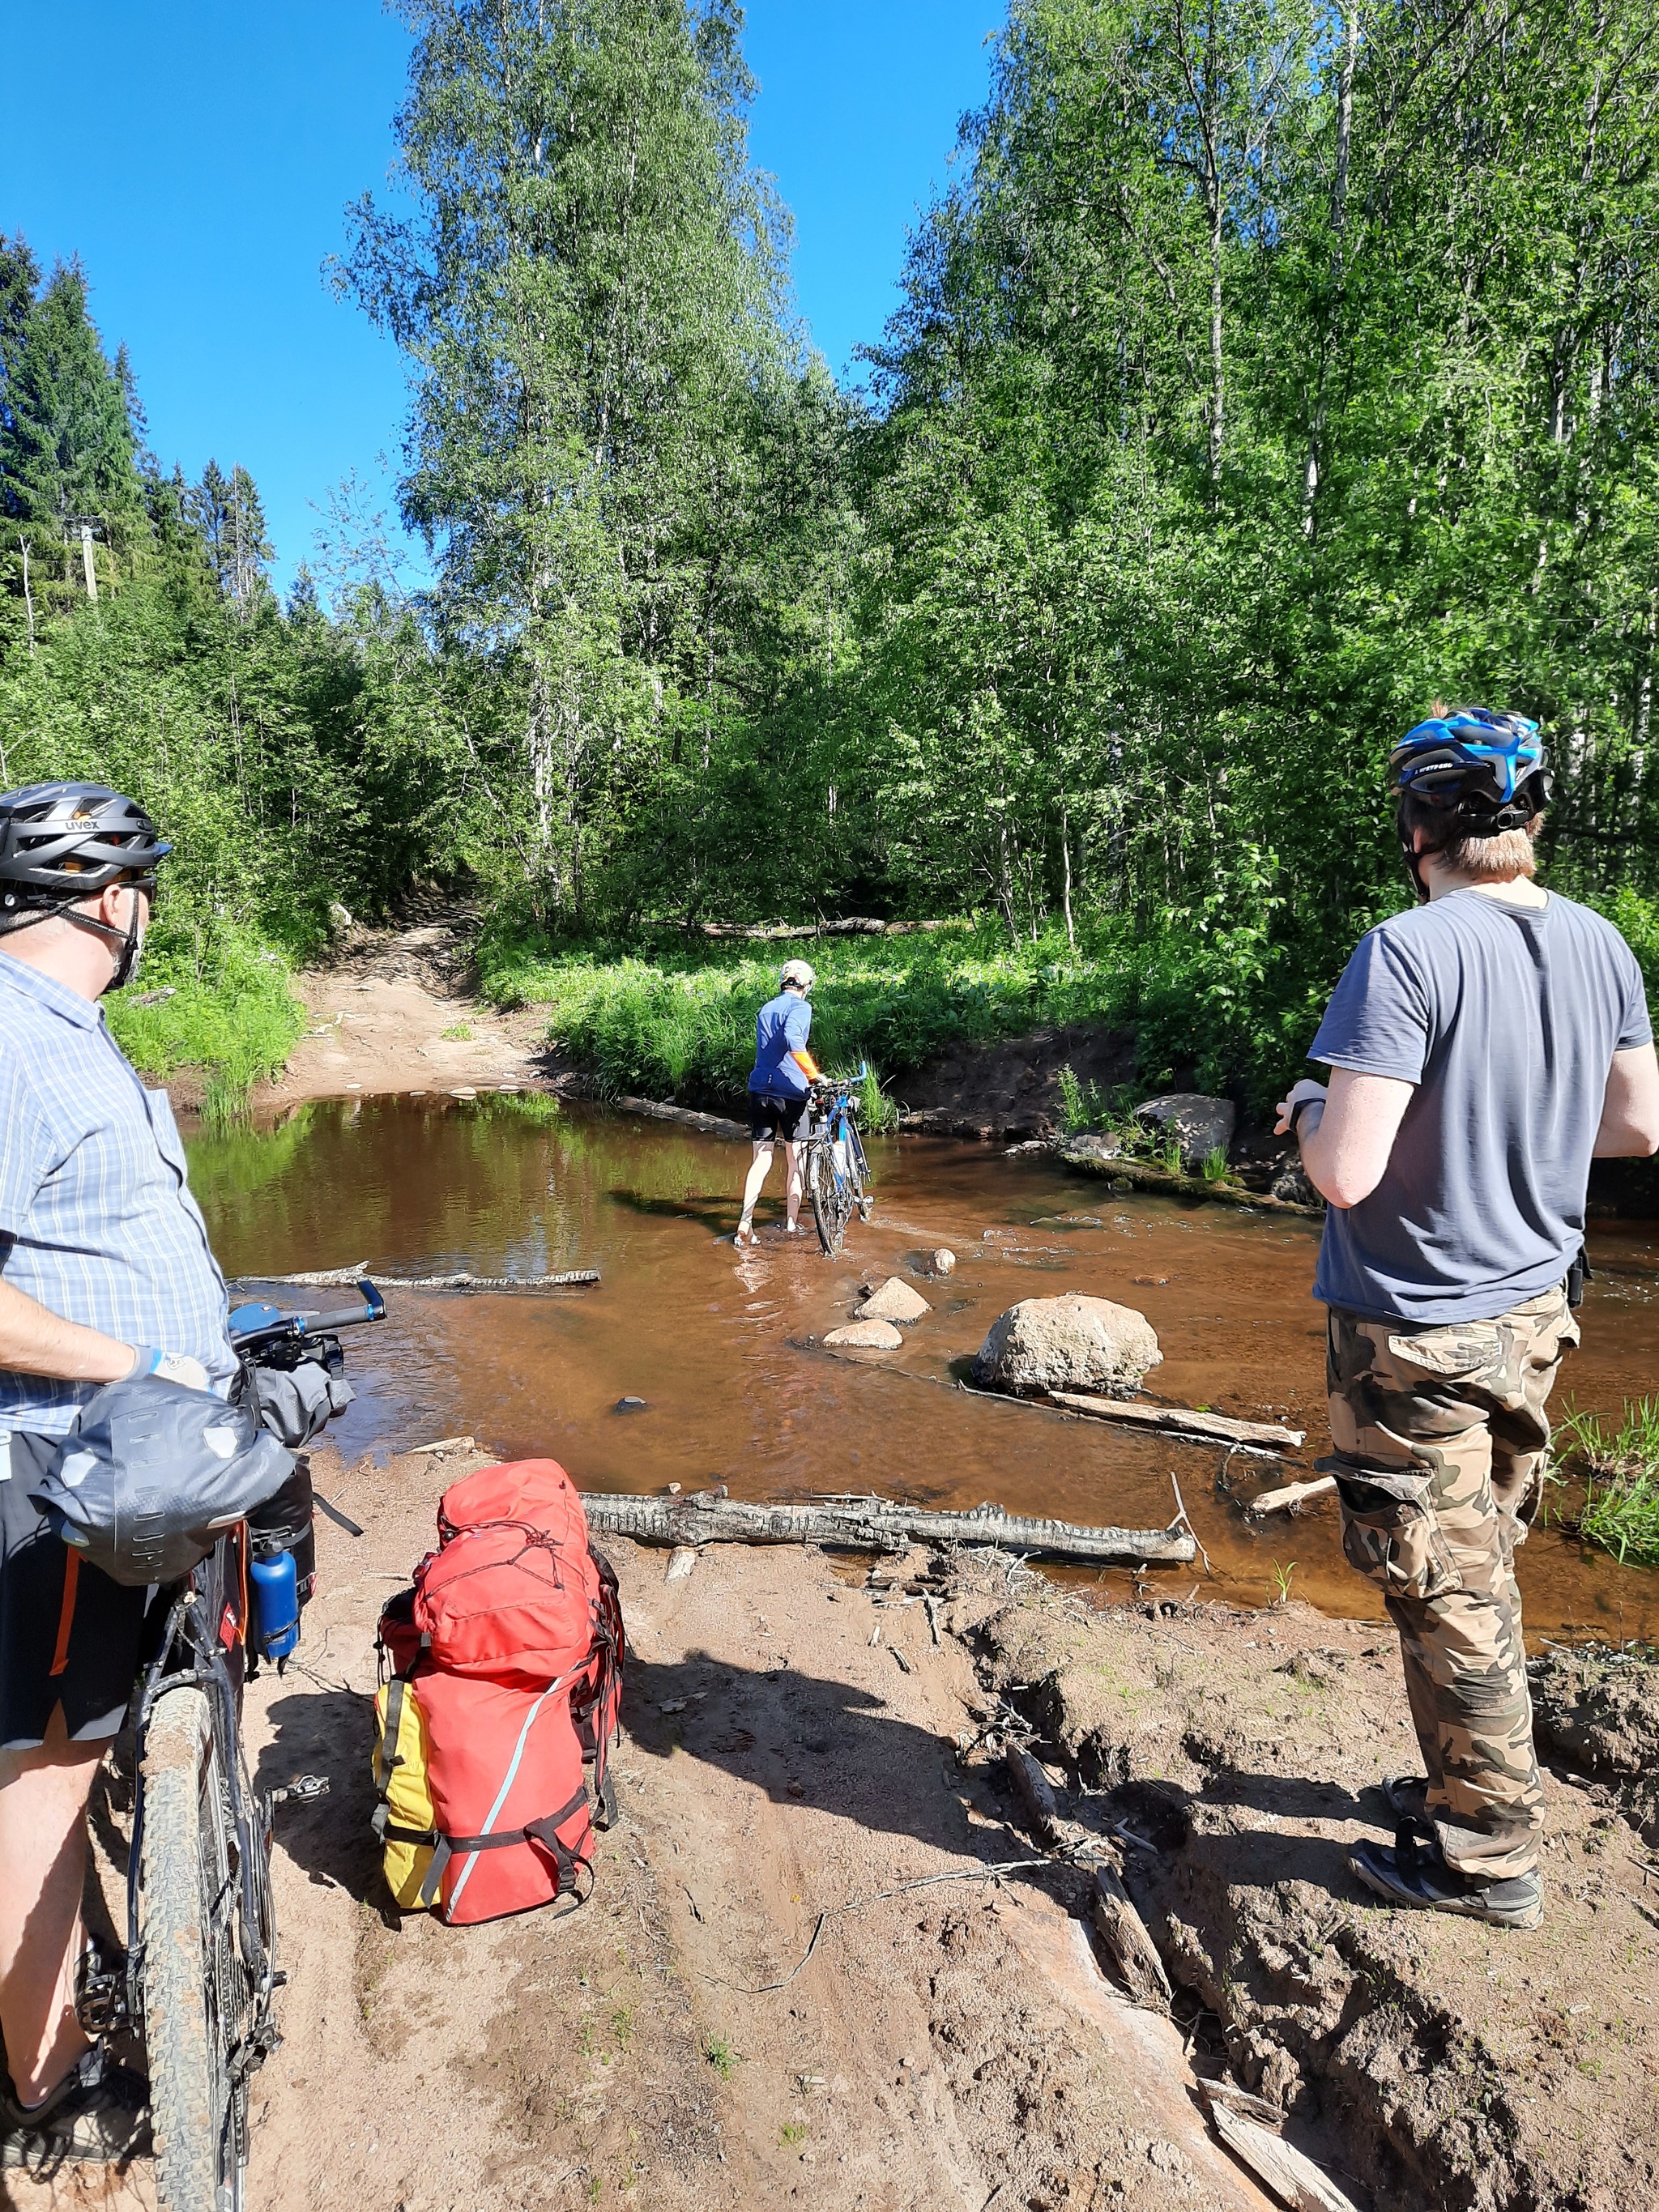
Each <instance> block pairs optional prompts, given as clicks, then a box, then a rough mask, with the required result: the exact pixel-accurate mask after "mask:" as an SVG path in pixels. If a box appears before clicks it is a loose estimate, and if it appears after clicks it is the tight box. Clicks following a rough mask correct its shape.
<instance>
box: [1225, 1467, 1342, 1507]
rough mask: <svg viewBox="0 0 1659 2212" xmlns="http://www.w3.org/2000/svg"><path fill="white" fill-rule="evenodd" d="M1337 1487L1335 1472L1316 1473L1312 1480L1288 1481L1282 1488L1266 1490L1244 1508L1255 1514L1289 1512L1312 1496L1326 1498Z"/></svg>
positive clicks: (1305, 1502)
mask: <svg viewBox="0 0 1659 2212" xmlns="http://www.w3.org/2000/svg"><path fill="white" fill-rule="evenodd" d="M1335 1488H1336V1477H1335V1476H1334V1474H1319V1475H1316V1476H1315V1477H1314V1479H1313V1480H1312V1481H1311V1482H1287V1483H1286V1484H1285V1486H1284V1488H1283V1489H1282V1490H1264V1491H1263V1492H1261V1496H1260V1497H1259V1498H1252V1499H1251V1500H1250V1502H1249V1504H1248V1505H1247V1506H1246V1507H1245V1508H1244V1510H1245V1512H1246V1513H1247V1514H1249V1515H1251V1516H1255V1514H1258V1513H1288V1512H1289V1511H1290V1510H1291V1508H1292V1507H1293V1506H1297V1505H1305V1504H1307V1502H1308V1500H1309V1499H1310V1498H1326V1497H1328V1496H1329V1494H1330V1492H1332V1491H1333V1490H1334V1489H1335Z"/></svg>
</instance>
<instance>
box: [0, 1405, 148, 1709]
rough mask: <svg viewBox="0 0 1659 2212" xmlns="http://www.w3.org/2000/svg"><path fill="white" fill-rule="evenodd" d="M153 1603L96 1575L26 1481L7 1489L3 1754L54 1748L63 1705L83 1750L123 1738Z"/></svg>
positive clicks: (0, 1586) (8, 1483)
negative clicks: (31, 1497) (51, 1735)
mask: <svg viewBox="0 0 1659 2212" xmlns="http://www.w3.org/2000/svg"><path fill="white" fill-rule="evenodd" d="M0 1441H3V1440H0ZM4 1464H5V1462H4V1461H3V1460H0V1468H3V1467H4ZM150 1596H151V1593H150V1592H149V1590H144V1589H126V1588H125V1586H124V1585H123V1584H122V1583H112V1581H111V1580H110V1578H109V1577H108V1576H107V1575H106V1574H105V1573H104V1572H103V1571H101V1570H100V1568H97V1567H94V1566H89V1565H88V1564H87V1563H86V1561H85V1560H83V1559H82V1558H81V1557H80V1555H79V1553H75V1552H71V1551H70V1547H69V1546H68V1545H67V1544H65V1543H64V1540H63V1538H62V1537H61V1536H59V1535H57V1534H54V1532H53V1530H52V1528H51V1526H50V1525H49V1524H48V1522H46V1519H45V1518H44V1517H43V1516H42V1515H41V1514H40V1512H39V1511H37V1510H36V1509H35V1507H34V1506H33V1505H31V1504H30V1503H29V1501H28V1498H27V1496H26V1495H25V1494H24V1492H23V1487H22V1485H21V1483H20V1482H14V1481H12V1480H9V1479H8V1480H4V1481H0V1751H23V1750H27V1749H30V1748H32V1747H33V1746H34V1745H36V1744H39V1743H43V1742H45V1741H46V1727H47V1723H49V1722H50V1721H51V1719H52V1710H53V1708H54V1707H55V1706H58V1705H62V1707H63V1708H64V1729H65V1730H66V1732H67V1733H68V1735H70V1737H71V1738H73V1739H75V1740H76V1741H82V1742H88V1743H92V1742H98V1741H101V1740H102V1739H104V1738H106V1737H108V1736H113V1735H118V1734H119V1732H120V1728H121V1723H122V1721H123V1720H124V1719H125V1716H126V1710H127V1703H128V1700H129V1699H131V1695H132V1691H133V1685H134V1683H135V1682H136V1681H137V1676H138V1668H139V1662H140V1660H141V1657H142V1656H143V1651H144V1629H145V1616H146V1614H147V1613H149V1605H150Z"/></svg>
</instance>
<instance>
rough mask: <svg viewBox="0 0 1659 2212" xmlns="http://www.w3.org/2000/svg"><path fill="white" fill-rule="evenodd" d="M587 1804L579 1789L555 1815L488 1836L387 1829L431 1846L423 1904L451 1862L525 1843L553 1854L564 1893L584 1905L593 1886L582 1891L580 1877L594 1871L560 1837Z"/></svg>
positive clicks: (429, 1900) (401, 1837) (429, 1899)
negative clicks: (448, 1834)
mask: <svg viewBox="0 0 1659 2212" xmlns="http://www.w3.org/2000/svg"><path fill="white" fill-rule="evenodd" d="M586 1803H587V1792H586V1790H585V1789H583V1790H577V1792H576V1794H575V1796H574V1797H573V1798H572V1799H571V1800H570V1802H569V1803H568V1805H564V1806H562V1807H561V1808H560V1809H559V1810H558V1811H557V1812H556V1813H548V1814H544V1815H543V1817H542V1818H541V1819H540V1820H527V1821H526V1823H525V1825H524V1826H523V1827H521V1828H498V1829H497V1830H496V1831H495V1833H494V1834H493V1835H488V1836H446V1835H443V1834H441V1833H439V1832H436V1831H434V1832H431V1833H430V1834H427V1833H419V1834H417V1833H416V1832H414V1831H412V1830H404V1831H402V1832H400V1831H398V1829H396V1828H391V1827H388V1829H387V1830H386V1833H387V1834H388V1835H389V1836H393V1837H397V1838H398V1840H400V1841H402V1842H404V1843H429V1844H432V1846H433V1851H432V1863H431V1865H430V1866H429V1867H428V1869H427V1870H426V1880H425V1881H423V1882H422V1884H421V1903H422V1905H431V1904H432V1902H433V1901H434V1899H435V1898H436V1896H437V1894H438V1885H439V1883H440V1882H441V1881H442V1880H443V1872H444V1869H445V1868H446V1867H447V1865H448V1863H449V1862H450V1860H451V1859H453V1858H457V1857H463V1858H464V1857H468V1856H470V1855H471V1853H472V1852H473V1851H501V1850H513V1848H515V1847H516V1846H517V1845H518V1844H526V1843H538V1844H540V1845H541V1846H542V1848H543V1850H545V1851H547V1852H549V1853H550V1855H551V1857H552V1859H553V1862H554V1864H555V1865H556V1867H557V1868H558V1869H559V1887H560V1888H561V1890H564V1889H567V1888H568V1890H569V1891H570V1893H571V1894H572V1895H573V1896H574V1897H576V1898H577V1900H578V1902H579V1903H580V1902H585V1901H586V1899H587V1897H588V1896H589V1895H591V1893H592V1884H591V1882H590V1884H589V1887H588V1888H587V1889H586V1890H584V1889H581V1888H580V1881H579V1877H580V1875H583V1874H591V1872H592V1869H591V1868H590V1867H589V1865H588V1863H587V1860H586V1857H584V1856H583V1855H582V1853H581V1852H580V1851H573V1850H570V1848H569V1846H568V1844H565V1843H564V1841H563V1840H562V1838H561V1837H560V1835H559V1830H560V1829H561V1828H562V1826H564V1824H565V1822H566V1821H567V1820H571V1819H573V1818H574V1815H575V1814H577V1813H578V1812H580V1811H581V1810H582V1809H583V1808H585V1807H586Z"/></svg>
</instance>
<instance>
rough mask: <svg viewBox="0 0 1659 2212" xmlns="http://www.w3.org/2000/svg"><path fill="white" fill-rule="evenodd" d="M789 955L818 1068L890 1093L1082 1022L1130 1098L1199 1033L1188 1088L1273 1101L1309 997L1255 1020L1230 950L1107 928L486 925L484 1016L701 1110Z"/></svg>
mask: <svg viewBox="0 0 1659 2212" xmlns="http://www.w3.org/2000/svg"><path fill="white" fill-rule="evenodd" d="M796 955H801V956H804V957H806V958H809V959H810V960H811V963H812V964H813V966H814V967H815V968H816V969H817V975H818V981H817V989H816V991H815V992H814V994H813V1000H812V1005H813V1019H812V1049H813V1052H814V1054H815V1055H816V1056H817V1060H818V1061H819V1063H820V1065H821V1066H825V1067H829V1068H832V1069H835V1070H838V1071H842V1072H850V1071H851V1070H852V1069H853V1068H854V1067H855V1066H857V1065H858V1063H859V1061H860V1060H867V1061H868V1062H869V1064H870V1065H871V1066H872V1067H873V1068H874V1069H876V1070H877V1071H878V1073H879V1074H880V1075H881V1076H882V1077H883V1078H884V1080H885V1083H886V1085H887V1086H888V1087H889V1088H890V1085H891V1083H892V1080H893V1079H894V1078H895V1077H896V1076H898V1075H900V1074H902V1073H903V1072H904V1071H906V1070H908V1069H911V1068H915V1067H917V1066H921V1064H922V1063H924V1062H925V1061H927V1060H929V1059H931V1058H932V1057H933V1056H934V1055H935V1054H938V1053H939V1052H941V1051H943V1050H944V1049H945V1048H948V1047H951V1046H954V1045H959V1044H964V1043H990V1042H995V1041H996V1040H997V1039H999V1038H1002V1037H1009V1036H1021V1035H1023V1034H1024V1033H1026V1032H1028V1031H1030V1030H1034V1029H1037V1028H1042V1027H1047V1026H1050V1025H1054V1026H1057V1025H1060V1024H1066V1023H1071V1022H1091V1023H1097V1024H1102V1025H1103V1026H1106V1027H1111V1028H1119V1029H1124V1030H1133V1031H1134V1032H1135V1033H1136V1036H1137V1038H1138V1041H1139V1076H1140V1079H1141V1082H1142V1083H1143V1085H1154V1086H1156V1085H1160V1084H1164V1083H1166V1082H1168V1081H1169V1080H1170V1079H1171V1078H1172V1075H1173V1065H1172V1063H1175V1062H1176V1061H1182V1062H1190V1061H1191V1060H1192V1057H1193V1054H1194V1044H1193V1040H1194V1038H1199V1039H1202V1040H1204V1042H1202V1043H1201V1044H1200V1046H1199V1047H1198V1048H1197V1058H1196V1066H1195V1067H1194V1070H1193V1072H1194V1076H1195V1079H1197V1080H1198V1082H1199V1083H1200V1085H1203V1086H1205V1087H1215V1088H1219V1087H1224V1086H1225V1085H1226V1084H1228V1083H1229V1082H1233V1081H1236V1080H1237V1079H1240V1078H1241V1077H1243V1079H1245V1080H1246V1081H1247V1083H1248V1082H1254V1083H1255V1087H1256V1088H1258V1089H1261V1090H1262V1091H1263V1093H1264V1095H1267V1094H1268V1093H1271V1094H1272V1095H1275V1096H1276V1095H1277V1091H1276V1089H1275V1088H1274V1086H1276V1085H1279V1084H1281V1083H1282V1080H1283V1078H1284V1073H1285V1069H1286V1068H1287V1067H1288V1068H1295V1067H1297V1066H1299V1065H1300V1062H1301V1058H1302V1054H1303V1052H1304V1050H1305V1048H1306V1041H1307V1037H1308V1036H1310V1035H1311V1033H1312V1030H1313V1027H1314V1024H1315V1023H1316V1020H1317V1015H1318V1006H1316V1005H1315V1004H1314V1002H1313V1000H1312V998H1311V997H1310V999H1309V1000H1308V1003H1307V1004H1306V1005H1305V1006H1304V1005H1303V1004H1302V1003H1301V1002H1300V1000H1299V999H1297V1000H1296V1002H1295V1003H1293V1004H1292V1003H1289V1002H1288V1000H1287V1001H1286V1002H1285V1003H1284V1004H1281V1005H1278V1006H1276V1007H1275V1006H1267V1008H1266V1011H1263V1010H1262V1009H1261V1008H1258V1009H1257V1010H1256V1011H1255V1012H1252V1011H1251V1005H1252V1001H1251V1000H1250V995H1249V993H1248V992H1247V991H1245V990H1244V989H1243V987H1242V985H1241V984H1240V982H1239V979H1238V976H1237V973H1236V959H1235V956H1234V955H1233V954H1231V952H1230V951H1227V950H1225V948H1218V946H1217V945H1215V944H1214V943H1213V942H1212V941H1211V940H1210V939H1205V938H1202V937H1200V936H1198V935H1192V936H1185V937H1183V936H1179V935H1174V934H1165V935H1164V936H1162V937H1158V938H1155V939H1148V938H1147V937H1146V935H1145V934H1144V933H1138V932H1137V931H1136V930H1135V929H1134V928H1133V927H1132V926H1131V925H1130V924H1129V923H1128V922H1127V921H1124V920H1121V919H1115V918H1108V919H1106V920H1103V921H1097V922H1095V923H1092V924H1091V925H1089V926H1088V927H1085V928H1083V929H1080V930H1079V937H1078V942H1077V944H1076V945H1074V946H1073V945H1068V944H1067V942H1066V939H1065V937H1064V936H1063V935H1060V934H1050V935H1048V936H1045V937H1042V938H1040V939H1037V940H1036V942H1030V941H1024V942H1016V941H1014V940H1013V939H1010V937H1009V936H1008V934H1007V933H1006V930H1004V929H1003V928H1002V927H1001V926H1000V923H996V922H994V921H984V920H974V919H970V920H965V921H960V922H955V923H951V925H949V926H948V927H945V928H944V929H940V930H938V931H933V932H930V933H927V934H926V935H918V936H914V937H894V938H876V937H857V938H827V937H826V938H818V937H815V936H813V935H812V934H811V933H803V934H802V936H801V937H799V939H788V940H780V941H778V942H776V943H771V944H766V945H749V944H742V943H732V942H730V941H724V942H723V941H720V940H716V941H714V942H712V943H711V942H709V941H708V940H705V939H695V938H693V939H688V938H682V937H679V936H678V935H675V934H671V933H666V932H664V933H653V934H652V935H651V936H649V937H648V938H646V939H633V940H631V941H629V942H628V943H621V942H618V943H615V944H601V943H592V944H578V943H573V942H570V941H568V940H567V941H562V942H561V941H557V940H550V939H547V938H545V937H538V936H537V935H536V934H535V933H533V932H532V931H530V930H528V929H527V928H526V927H524V926H523V925H522V924H518V923H515V922H514V921H513V920H512V919H511V918H510V917H508V916H505V915H497V917H496V918H495V920H494V921H492V922H491V923H490V924H489V926H488V927H486V929H485V931H484V933H483V939H482V940H481V943H480V945H479V969H480V974H481V977H482V981H483V989H484V993H485V994H486V996H487V997H489V999H491V1000H493V1001H494V1002H495V1004H497V1005H499V1006H543V1007H545V1008H546V1010H547V1019H548V1029H547V1034H548V1036H549V1039H550V1042H553V1043H554V1044H556V1045H557V1046H559V1047H560V1048H562V1049H563V1050H564V1051H565V1052H567V1053H568V1054H569V1055H570V1056H571V1057H572V1058H573V1059H574V1060H575V1061H576V1062H577V1063H578V1064H579V1065H580V1066H583V1067H585V1068H586V1069H587V1070H589V1071H590V1072H591V1073H593V1074H595V1075H597V1076H598V1077H599V1079H600V1080H601V1082H602V1083H604V1084H605V1085H607V1086H609V1087H610V1088H611V1090H612V1091H617V1092H633V1093H639V1094H642V1095H644V1096H646V1097H653V1098H678V1099H680V1100H683V1101H685V1102H688V1103H711V1104H712V1103H717V1102H719V1101H720V1100H723V1099H730V1098H732V1097H734V1096H736V1095H737V1094H738V1093H739V1092H741V1091H742V1090H743V1087H744V1082H745V1080H746V1079H747V1077H748V1073H749V1069H750V1065H751V1063H752V1060H753V1048H754V1035H755V1028H754V1024H755V1012H756V1009H757V1006H760V1005H762V1004H763V1001H764V1000H767V999H768V998H769V997H770V996H771V995H772V994H774V993H775V990H776V989H777V978H778V971H779V969H781V966H782V964H783V963H784V962H785V961H786V960H787V959H789V958H791V957H794V956H796ZM1291 996H1294V994H1291ZM1318 996H1319V1003H1320V1004H1322V1001H1323V994H1322V993H1321V994H1318ZM1265 1003H1266V1002H1265V1001H1264V1005H1265ZM1073 1094H1074V1095H1073V1098H1072V1101H1071V1105H1072V1110H1073V1112H1074V1113H1075V1114H1076V1115H1080V1116H1082V1117H1083V1119H1084V1121H1085V1122H1087V1121H1089V1120H1090V1119H1091V1117H1093V1116H1095V1115H1097V1113H1099V1112H1101V1111H1102V1110H1103V1109H1105V1107H1106V1106H1107V1104H1108V1102H1106V1101H1103V1100H1102V1099H1101V1098H1099V1097H1097V1096H1095V1095H1094V1093H1093V1092H1092V1091H1091V1092H1090V1093H1089V1094H1087V1095H1085V1093H1084V1092H1083V1091H1082V1090H1081V1088H1080V1087H1079V1086H1078V1085H1075V1083H1073ZM868 1118H869V1116H868V1115H866V1120H868ZM1093 1125H1094V1126H1096V1127H1098V1126H1099V1122H1098V1121H1094V1124H1093Z"/></svg>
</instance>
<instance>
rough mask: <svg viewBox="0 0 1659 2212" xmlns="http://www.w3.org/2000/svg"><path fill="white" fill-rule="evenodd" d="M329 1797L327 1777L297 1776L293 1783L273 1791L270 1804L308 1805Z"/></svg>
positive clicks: (322, 1775) (318, 1775)
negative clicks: (318, 1799)
mask: <svg viewBox="0 0 1659 2212" xmlns="http://www.w3.org/2000/svg"><path fill="white" fill-rule="evenodd" d="M327 1795H328V1777H327V1775H325V1774H296V1775H295V1778H294V1779H293V1781H292V1782H289V1783H286V1784H284V1785H283V1788H282V1789H280V1790H272V1791H271V1793H270V1802H271V1803H272V1804H273V1805H308V1804H310V1803H311V1802H313V1800H314V1799H316V1798H319V1797H326V1796H327Z"/></svg>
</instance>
